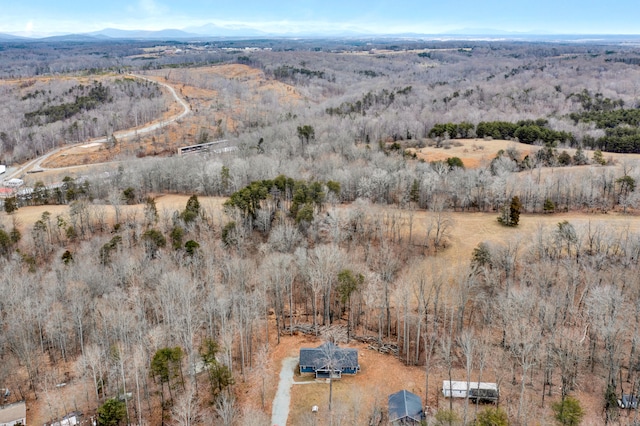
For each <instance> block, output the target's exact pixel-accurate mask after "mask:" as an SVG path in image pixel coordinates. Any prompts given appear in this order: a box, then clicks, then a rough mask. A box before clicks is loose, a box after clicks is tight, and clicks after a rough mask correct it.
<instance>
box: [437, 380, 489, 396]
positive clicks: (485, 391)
mask: <svg viewBox="0 0 640 426" xmlns="http://www.w3.org/2000/svg"><path fill="white" fill-rule="evenodd" d="M442 394H443V395H444V396H445V397H451V398H467V397H469V398H470V399H472V400H476V399H478V400H482V401H497V400H498V385H497V384H495V383H485V382H469V383H467V382H461V381H449V380H443V381H442Z"/></svg>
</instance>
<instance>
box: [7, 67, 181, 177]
mask: <svg viewBox="0 0 640 426" xmlns="http://www.w3.org/2000/svg"><path fill="white" fill-rule="evenodd" d="M131 75H132V76H133V77H135V78H139V79H141V80H146V81H151V82H153V83H156V84H159V85H160V86H163V87H164V88H166V89H167V90H168V91H169V92H171V95H172V96H173V97H174V99H175V100H176V102H178V103H179V104H180V105H181V106H182V112H180V113H179V114H176V115H174V116H173V117H170V118H168V119H165V120H160V121H155V122H151V123H148V124H146V125H144V126H142V127H138V128H135V129H128V130H121V131H118V132H115V133H114V134H113V136H115V137H116V138H117V139H127V138H130V137H133V136H137V135H141V134H145V133H149V132H153V131H155V130H158V129H161V128H163V127H166V126H168V125H169V124H171V123H173V122H175V121H178V120H180V119H181V118H183V117H185V116H186V115H187V114H189V113H190V112H191V108H190V107H189V104H188V103H187V101H185V100H184V99H182V98H181V97H180V96H178V94H177V93H176V91H175V89H174V88H173V87H172V86H170V85H168V84H166V83H162V82H160V81H157V80H154V79H150V78H147V77H143V76H140V75H134V74H131ZM108 140H109V138H106V137H105V138H98V139H91V140H88V141H84V142H80V143H77V144H73V145H67V146H63V147H60V148H56V149H54V150H51V151H49V152H47V153H46V154H44V155H42V156H40V157H38V158H34V159H33V160H31V161H29V162H27V163H26V164H23V165H22V166H19V167H17V168H11V169H7V174H6V175H5V176H4V179H5V180H8V179H12V178H15V177H19V176H22V175H24V174H25V173H26V172H28V171H31V170H36V171H42V170H47V169H46V168H44V167H42V163H43V162H44V161H45V160H47V159H48V158H49V157H51V156H52V155H55V154H59V153H60V152H62V151H66V150H68V149H72V148H75V147H77V146H81V145H85V144H87V143H96V144H102V143H106V142H107V141H108Z"/></svg>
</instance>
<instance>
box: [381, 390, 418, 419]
mask: <svg viewBox="0 0 640 426" xmlns="http://www.w3.org/2000/svg"><path fill="white" fill-rule="evenodd" d="M423 419H424V411H423V409H422V401H421V400H420V397H419V396H418V395H416V394H415V393H411V392H409V391H406V390H401V391H400V392H396V393H393V394H391V395H389V423H390V424H392V425H412V424H420V422H422V420H423Z"/></svg>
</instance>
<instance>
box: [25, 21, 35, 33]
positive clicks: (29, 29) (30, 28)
mask: <svg viewBox="0 0 640 426" xmlns="http://www.w3.org/2000/svg"><path fill="white" fill-rule="evenodd" d="M24 31H25V32H26V33H32V32H33V21H29V22H27V25H25V26H24Z"/></svg>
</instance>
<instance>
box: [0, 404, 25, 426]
mask: <svg viewBox="0 0 640 426" xmlns="http://www.w3.org/2000/svg"><path fill="white" fill-rule="evenodd" d="M26 424H27V406H26V404H25V403H24V401H20V402H14V403H13V404H8V405H3V406H0V426H15V425H26Z"/></svg>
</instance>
